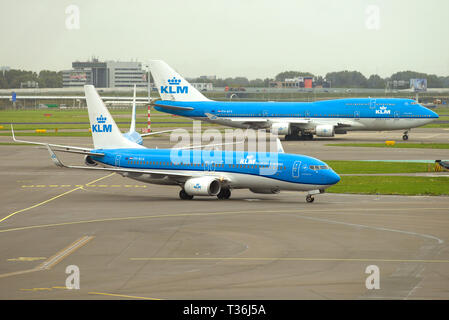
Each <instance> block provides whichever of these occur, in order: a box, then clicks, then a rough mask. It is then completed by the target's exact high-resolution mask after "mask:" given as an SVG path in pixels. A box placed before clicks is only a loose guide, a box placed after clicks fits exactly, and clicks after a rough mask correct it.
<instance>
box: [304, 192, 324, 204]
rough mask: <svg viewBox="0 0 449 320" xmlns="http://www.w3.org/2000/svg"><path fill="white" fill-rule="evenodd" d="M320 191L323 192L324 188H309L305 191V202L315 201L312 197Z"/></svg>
mask: <svg viewBox="0 0 449 320" xmlns="http://www.w3.org/2000/svg"><path fill="white" fill-rule="evenodd" d="M320 193H324V189H319V190H310V191H309V192H308V193H307V196H306V201H307V203H312V202H313V201H315V198H314V197H313V196H314V195H315V194H320Z"/></svg>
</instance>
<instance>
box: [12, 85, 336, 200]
mask: <svg viewBox="0 0 449 320" xmlns="http://www.w3.org/2000/svg"><path fill="white" fill-rule="evenodd" d="M84 88H85V94H86V101H87V106H88V112H89V120H90V124H91V128H92V138H93V144H94V148H93V149H90V148H81V147H75V146H65V145H57V144H52V143H41V142H32V141H23V140H18V139H16V137H15V136H14V129H13V128H12V136H13V140H14V141H16V142H21V143H29V144H36V145H43V146H45V147H46V148H47V149H48V151H49V153H50V156H51V159H52V160H53V162H54V163H55V164H56V165H57V166H59V167H63V168H70V169H81V170H92V171H108V172H115V173H118V174H120V175H122V176H123V177H127V178H131V179H134V180H138V181H142V182H146V183H154V184H159V185H176V186H179V187H181V191H180V193H179V196H180V198H181V199H192V198H193V197H194V196H216V197H218V198H219V199H228V198H229V197H230V196H231V190H232V189H250V190H251V191H252V192H255V193H265V194H267V193H279V192H280V191H281V190H291V191H306V192H307V196H306V200H307V202H313V200H314V198H313V195H314V194H319V193H322V192H324V190H325V189H326V188H328V187H330V186H332V185H334V184H336V183H337V182H338V181H340V177H339V176H338V174H336V173H335V172H334V171H333V170H332V169H331V168H330V167H329V166H328V165H326V164H325V163H324V162H322V161H320V160H318V159H315V158H312V157H308V156H304V155H296V154H287V153H283V150H282V148H281V149H280V150H279V152H278V153H259V152H231V151H216V150H213V151H205V150H188V149H181V148H180V149H148V148H146V147H144V146H142V145H140V144H138V143H136V142H135V141H132V140H130V139H128V138H126V137H125V136H124V135H123V134H122V133H121V132H120V130H119V128H118V127H117V125H116V123H115V121H114V119H113V118H112V116H111V114H110V113H109V111H108V109H107V108H106V106H105V104H104V103H103V101H102V100H101V98H100V96H99V95H98V93H97V91H96V90H95V88H94V87H93V86H91V85H86V86H85V87H84ZM278 142H279V141H278ZM56 151H62V152H71V153H78V154H82V155H84V156H85V163H86V166H73V165H66V164H64V163H63V162H62V161H61V160H60V159H59V158H58V157H57V156H56V154H55V152H56ZM211 152H212V153H213V161H209V160H208V159H210V156H211ZM179 159H180V160H179Z"/></svg>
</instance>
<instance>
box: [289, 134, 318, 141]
mask: <svg viewBox="0 0 449 320" xmlns="http://www.w3.org/2000/svg"><path fill="white" fill-rule="evenodd" d="M284 139H285V141H293V140H296V141H298V140H313V134H311V133H303V134H301V135H300V134H299V133H292V134H287V135H285V138H284Z"/></svg>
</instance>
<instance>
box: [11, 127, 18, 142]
mask: <svg viewBox="0 0 449 320" xmlns="http://www.w3.org/2000/svg"><path fill="white" fill-rule="evenodd" d="M11 135H12V140H13V141H14V142H17V140H16V136H15V135H14V128H13V126H12V123H11Z"/></svg>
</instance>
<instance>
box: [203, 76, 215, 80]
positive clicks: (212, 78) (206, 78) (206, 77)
mask: <svg viewBox="0 0 449 320" xmlns="http://www.w3.org/2000/svg"><path fill="white" fill-rule="evenodd" d="M200 79H203V80H212V81H214V80H217V76H200Z"/></svg>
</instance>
